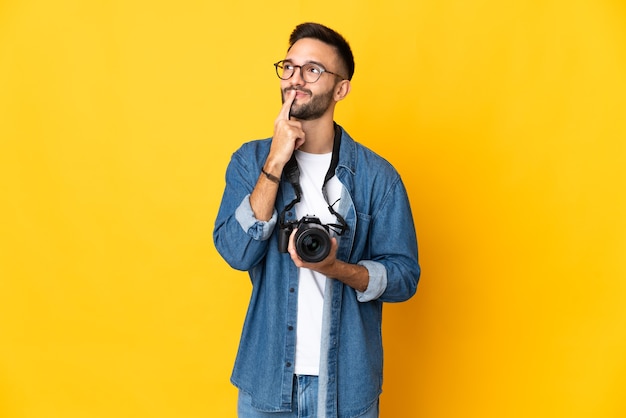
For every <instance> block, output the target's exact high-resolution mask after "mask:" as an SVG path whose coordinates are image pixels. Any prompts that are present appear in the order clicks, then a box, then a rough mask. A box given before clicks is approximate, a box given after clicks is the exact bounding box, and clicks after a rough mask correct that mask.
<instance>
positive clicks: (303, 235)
mask: <svg viewBox="0 0 626 418" xmlns="http://www.w3.org/2000/svg"><path fill="white" fill-rule="evenodd" d="M296 228H297V229H298V231H296V235H295V237H294V243H295V247H296V253H297V254H298V256H299V257H300V258H301V259H302V260H303V261H305V262H307V263H318V262H320V261H322V260H323V259H325V258H326V257H328V254H329V253H330V247H331V240H330V233H329V232H328V226H326V225H324V224H322V222H321V221H320V220H319V218H317V217H315V216H303V217H302V219H300V220H299V221H290V222H286V223H284V224H282V225H281V226H280V230H279V231H278V251H280V252H282V253H286V252H287V247H288V246H289V237H290V236H291V233H292V232H293V230H294V229H296Z"/></svg>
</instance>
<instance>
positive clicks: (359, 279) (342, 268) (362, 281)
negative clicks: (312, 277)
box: [320, 260, 370, 292]
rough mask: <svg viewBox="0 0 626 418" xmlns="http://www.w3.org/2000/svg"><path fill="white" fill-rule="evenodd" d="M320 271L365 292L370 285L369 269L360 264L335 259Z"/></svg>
mask: <svg viewBox="0 0 626 418" xmlns="http://www.w3.org/2000/svg"><path fill="white" fill-rule="evenodd" d="M320 273H322V274H323V275H325V276H327V277H331V278H333V279H336V280H339V281H340V282H343V283H344V284H346V285H348V286H350V287H351V288H353V289H355V290H357V291H359V292H365V291H366V290H367V286H368V285H369V280H370V278H369V271H368V270H367V269H366V268H365V267H363V266H362V265H359V264H350V263H346V262H345V261H341V260H334V262H333V263H332V264H330V265H328V266H324V267H323V268H322V269H321V270H320Z"/></svg>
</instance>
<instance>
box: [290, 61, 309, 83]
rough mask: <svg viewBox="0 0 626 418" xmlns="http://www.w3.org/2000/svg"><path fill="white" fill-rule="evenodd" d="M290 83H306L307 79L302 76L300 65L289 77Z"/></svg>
mask: <svg viewBox="0 0 626 418" xmlns="http://www.w3.org/2000/svg"><path fill="white" fill-rule="evenodd" d="M289 84H290V85H291V86H303V85H305V84H306V81H304V78H302V67H300V66H299V65H298V66H296V67H295V68H294V70H293V75H292V76H291V78H290V79H289Z"/></svg>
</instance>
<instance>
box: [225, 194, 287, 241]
mask: <svg viewBox="0 0 626 418" xmlns="http://www.w3.org/2000/svg"><path fill="white" fill-rule="evenodd" d="M235 219H237V222H239V225H241V228H242V229H243V230H244V232H245V233H246V234H248V235H250V237H251V238H252V239H255V240H257V241H265V240H266V239H268V238H269V237H270V236H271V235H272V232H273V231H274V227H275V226H276V222H277V219H278V213H277V212H276V209H274V211H273V213H272V217H271V218H270V219H269V220H268V221H260V220H258V219H257V218H255V217H254V211H253V210H252V205H251V204H250V195H249V194H248V195H246V196H245V197H244V198H243V200H242V201H241V203H240V204H239V206H238V207H237V209H236V210H235Z"/></svg>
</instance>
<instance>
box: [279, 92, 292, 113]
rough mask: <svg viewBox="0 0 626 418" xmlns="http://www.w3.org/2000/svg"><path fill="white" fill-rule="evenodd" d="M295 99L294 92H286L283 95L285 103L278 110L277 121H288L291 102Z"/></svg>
mask: <svg viewBox="0 0 626 418" xmlns="http://www.w3.org/2000/svg"><path fill="white" fill-rule="evenodd" d="M295 99H296V91H295V90H288V91H287V92H286V93H285V102H284V103H283V107H282V108H281V109H280V113H279V114H278V119H285V120H289V114H290V113H291V105H292V104H293V101H294V100H295Z"/></svg>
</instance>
